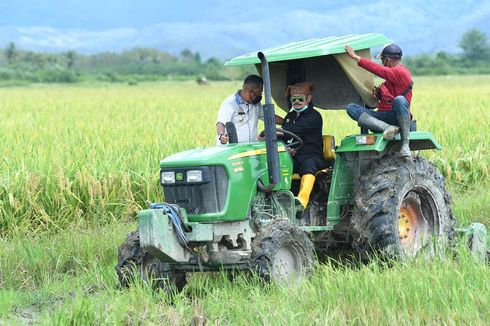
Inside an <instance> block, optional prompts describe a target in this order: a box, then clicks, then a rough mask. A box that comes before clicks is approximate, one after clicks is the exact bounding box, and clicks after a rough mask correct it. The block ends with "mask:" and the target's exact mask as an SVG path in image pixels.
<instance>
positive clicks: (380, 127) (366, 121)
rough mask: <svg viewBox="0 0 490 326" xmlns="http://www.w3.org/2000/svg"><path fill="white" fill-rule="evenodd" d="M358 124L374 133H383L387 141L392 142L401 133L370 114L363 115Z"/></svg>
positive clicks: (396, 128)
mask: <svg viewBox="0 0 490 326" xmlns="http://www.w3.org/2000/svg"><path fill="white" fill-rule="evenodd" d="M373 113H377V112H373ZM358 123H359V125H360V126H362V127H365V128H368V129H370V130H372V131H375V132H376V131H377V132H382V133H383V138H384V139H386V140H392V139H393V138H395V136H396V135H397V134H398V133H399V128H398V127H396V126H392V125H390V124H387V123H386V122H384V121H383V120H381V119H377V118H375V117H374V116H373V115H371V114H369V113H363V114H361V116H360V117H359V120H358Z"/></svg>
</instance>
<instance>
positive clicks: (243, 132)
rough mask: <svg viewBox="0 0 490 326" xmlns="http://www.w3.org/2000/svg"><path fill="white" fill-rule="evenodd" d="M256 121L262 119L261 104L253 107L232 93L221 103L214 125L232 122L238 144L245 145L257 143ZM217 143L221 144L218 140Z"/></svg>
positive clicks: (238, 95)
mask: <svg viewBox="0 0 490 326" xmlns="http://www.w3.org/2000/svg"><path fill="white" fill-rule="evenodd" d="M258 119H261V120H263V119H264V111H263V109H262V104H261V103H257V104H255V105H254V104H249V103H246V102H245V101H243V99H242V98H241V97H240V94H239V93H238V94H237V93H234V94H232V95H230V96H228V97H227V98H226V99H225V100H224V101H223V103H221V106H220V108H219V111H218V119H217V121H216V123H218V122H221V123H222V124H224V125H226V123H227V122H229V121H231V122H233V123H234V124H235V128H236V132H237V136H238V142H239V143H245V142H254V141H257V124H258ZM227 133H228V132H227ZM217 143H218V144H221V143H220V142H219V139H218V141H217Z"/></svg>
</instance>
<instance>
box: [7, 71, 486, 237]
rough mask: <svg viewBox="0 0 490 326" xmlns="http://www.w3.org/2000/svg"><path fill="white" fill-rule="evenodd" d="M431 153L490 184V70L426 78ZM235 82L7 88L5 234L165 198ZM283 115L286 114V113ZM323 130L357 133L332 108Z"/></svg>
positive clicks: (420, 115)
mask: <svg viewBox="0 0 490 326" xmlns="http://www.w3.org/2000/svg"><path fill="white" fill-rule="evenodd" d="M415 85H416V86H415V96H414V100H413V112H414V114H415V117H416V119H417V120H418V127H419V130H429V131H431V132H433V133H434V135H435V137H436V139H437V140H438V141H439V142H440V143H441V144H442V145H443V146H444V150H443V151H441V152H434V151H425V152H423V154H422V155H426V156H428V157H429V158H431V159H432V160H434V162H435V163H436V165H437V166H438V167H439V168H440V169H441V171H442V172H443V173H444V174H445V175H446V177H447V180H448V182H449V184H450V185H451V186H453V187H460V188H461V187H462V188H468V187H472V186H475V185H479V184H488V180H489V167H490V158H489V155H488V145H489V140H488V138H489V137H488V130H489V127H490V111H489V110H488V108H489V107H490V76H470V77H469V76H465V77H454V78H439V77H437V78H436V77H432V78H419V79H416V80H415ZM239 87H240V84H239V83H237V82H227V83H212V84H211V85H207V86H198V85H195V84H194V83H191V82H177V83H172V82H162V83H153V84H142V85H139V86H137V87H133V86H128V85H110V86H107V85H104V84H100V85H98V86H89V85H77V86H45V85H40V86H32V87H18V88H16V87H12V88H2V89H0V98H1V99H2V101H1V102H0V151H1V153H2V155H1V156H0V171H1V174H0V234H1V235H3V236H6V235H10V234H13V233H25V232H29V233H30V234H32V233H37V232H46V231H49V232H52V231H56V230H59V229H66V228H67V227H70V226H72V225H86V224H89V225H94V224H100V223H108V222H111V221H118V220H127V219H128V218H131V217H132V216H134V212H136V211H137V210H139V209H140V208H141V207H142V206H146V202H148V201H157V200H159V198H161V189H160V187H159V185H158V163H159V161H160V159H162V158H164V157H165V156H167V155H170V154H172V153H175V152H179V151H182V150H184V149H190V148H195V147H200V146H210V145H213V144H214V142H215V127H214V124H215V118H216V113H217V109H218V107H219V105H220V103H221V101H222V100H223V98H225V97H226V96H227V95H229V94H230V93H231V92H233V91H235V90H236V89H238V88H239ZM280 114H281V113H280ZM323 117H324V133H330V134H333V135H335V137H336V138H337V141H339V140H340V139H342V138H343V137H345V136H346V135H348V134H352V133H357V132H358V127H357V126H356V124H355V123H354V122H353V121H351V120H350V119H349V118H348V117H347V116H346V114H345V111H325V112H323Z"/></svg>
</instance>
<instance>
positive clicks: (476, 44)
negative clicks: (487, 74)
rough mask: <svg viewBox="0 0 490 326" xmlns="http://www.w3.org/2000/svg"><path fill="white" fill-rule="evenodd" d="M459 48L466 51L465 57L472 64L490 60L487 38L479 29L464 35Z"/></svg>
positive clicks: (471, 30)
mask: <svg viewBox="0 0 490 326" xmlns="http://www.w3.org/2000/svg"><path fill="white" fill-rule="evenodd" d="M459 46H460V47H461V48H462V49H463V51H464V57H465V58H466V59H467V60H469V61H471V62H478V61H487V62H488V61H489V60H490V59H489V56H490V47H489V45H488V43H487V36H486V35H485V34H484V33H483V32H481V31H479V30H477V29H474V28H473V29H470V30H469V31H467V32H466V33H464V34H463V36H462V37H461V41H460V43H459Z"/></svg>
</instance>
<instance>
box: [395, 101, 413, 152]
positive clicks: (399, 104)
mask: <svg viewBox="0 0 490 326" xmlns="http://www.w3.org/2000/svg"><path fill="white" fill-rule="evenodd" d="M392 111H393V112H394V113H395V114H396V119H397V121H398V125H399V126H400V137H401V139H402V144H401V147H400V155H401V156H403V157H410V144H409V139H410V109H409V105H408V101H407V99H406V98H405V96H397V97H395V101H394V102H393V108H392Z"/></svg>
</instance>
